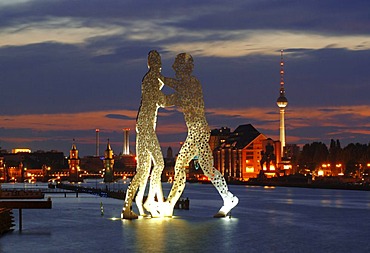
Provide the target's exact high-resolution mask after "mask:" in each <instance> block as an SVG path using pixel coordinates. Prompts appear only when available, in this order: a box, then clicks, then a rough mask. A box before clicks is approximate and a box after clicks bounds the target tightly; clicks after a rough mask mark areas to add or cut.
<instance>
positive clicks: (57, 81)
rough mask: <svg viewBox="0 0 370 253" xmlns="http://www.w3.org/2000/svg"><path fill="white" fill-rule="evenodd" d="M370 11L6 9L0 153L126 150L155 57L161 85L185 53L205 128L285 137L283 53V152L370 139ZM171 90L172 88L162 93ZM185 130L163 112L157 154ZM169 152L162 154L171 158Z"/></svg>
mask: <svg viewBox="0 0 370 253" xmlns="http://www.w3.org/2000/svg"><path fill="white" fill-rule="evenodd" d="M369 7H370V3H369V2H367V1H363V0H356V1H351V2H348V1H339V2H338V1H333V0H330V1H325V3H323V2H321V1H310V2H309V3H302V2H291V1H275V2H271V1H247V2H246V1H234V2H233V4H232V5H230V4H229V2H228V1H218V2H217V3H213V2H211V1H201V2H199V1H194V2H189V1H186V2H183V1H178V2H174V3H172V2H171V3H169V2H167V3H156V4H154V3H152V2H150V1H137V2H120V1H114V0H108V1H105V2H104V3H102V2H99V1H95V0H93V1H88V2H85V1H67V0H59V1H44V0H17V1H8V0H2V1H0V34H1V37H2V40H1V41H0V63H1V64H0V66H1V67H0V85H1V87H2V99H1V100H0V106H1V108H2V110H1V112H0V119H1V122H2V123H1V125H0V147H1V148H3V149H7V150H9V151H10V150H12V149H13V148H30V149H31V150H32V151H36V150H45V151H49V150H58V151H62V152H64V153H65V154H67V153H68V152H69V149H70V148H71V145H72V142H73V139H74V140H75V143H76V145H77V148H78V149H79V151H80V155H81V156H88V155H95V129H97V128H98V129H100V153H103V151H104V148H105V146H106V143H107V139H109V140H110V143H111V145H112V148H113V150H114V153H115V154H119V153H120V152H121V151H122V144H123V131H122V129H124V128H130V129H131V131H130V144H131V145H130V149H131V152H132V153H135V120H136V115H137V111H138V109H139V106H140V98H141V89H140V86H141V80H142V78H143V76H144V75H145V73H146V72H147V70H148V68H147V55H148V52H149V51H150V50H153V49H154V50H157V51H158V52H159V53H160V55H161V57H162V74H163V75H164V76H168V77H174V71H173V69H172V67H171V66H172V64H173V61H174V59H175V57H176V55H177V54H179V53H181V52H187V53H189V54H191V55H192V56H193V58H194V72H193V75H194V76H196V77H197V78H198V79H199V80H200V82H201V84H202V88H203V95H204V100H205V107H206V114H207V115H206V116H207V120H208V123H209V127H210V129H215V128H220V127H229V128H230V129H231V130H232V131H233V130H234V129H236V128H237V127H238V126H239V125H242V124H252V125H253V126H254V127H255V128H256V129H257V130H258V131H259V132H261V133H262V134H264V135H265V136H266V137H268V138H272V139H274V140H278V139H279V108H278V107H277V105H276V100H277V98H278V96H279V88H280V50H282V49H283V50H284V62H285V76H284V80H285V91H286V98H287V99H288V101H289V104H288V106H287V108H286V110H285V130H286V143H287V144H297V145H299V146H302V145H304V144H307V143H312V142H315V141H318V142H323V143H325V144H326V145H329V143H330V140H331V139H334V140H339V141H340V142H341V144H342V147H344V146H346V145H347V144H349V143H361V144H368V143H369V142H370V139H369V133H370V117H369V116H370V103H369V99H368V94H369V93H370V85H369V80H370V72H369V71H368V66H369V65H370V31H369V29H368V27H370V19H369V18H368V13H367V10H368V9H369ZM164 92H165V93H167V94H168V93H171V92H173V91H171V89H170V88H168V87H165V88H164ZM186 131H187V129H186V125H185V122H184V119H183V115H182V113H181V112H178V111H177V108H176V107H169V108H165V109H163V108H161V109H160V110H159V112H158V121H157V135H158V138H159V141H160V143H161V146H162V149H163V150H165V149H167V148H168V147H172V148H173V149H174V151H175V152H176V151H177V149H178V148H179V146H180V142H182V141H184V140H185V137H186ZM164 154H165V153H164Z"/></svg>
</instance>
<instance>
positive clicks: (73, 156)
mask: <svg viewBox="0 0 370 253" xmlns="http://www.w3.org/2000/svg"><path fill="white" fill-rule="evenodd" d="M68 165H69V182H79V181H81V178H80V158H79V157H78V150H77V148H76V145H75V143H74V142H73V144H72V148H71V150H70V151H69V158H68Z"/></svg>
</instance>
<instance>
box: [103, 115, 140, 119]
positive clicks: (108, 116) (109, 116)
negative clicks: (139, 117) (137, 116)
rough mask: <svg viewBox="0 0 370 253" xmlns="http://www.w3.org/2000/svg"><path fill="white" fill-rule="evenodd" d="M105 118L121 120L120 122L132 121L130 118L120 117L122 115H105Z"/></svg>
mask: <svg viewBox="0 0 370 253" xmlns="http://www.w3.org/2000/svg"><path fill="white" fill-rule="evenodd" d="M105 117H107V118H109V119H121V120H128V119H134V118H132V117H129V116H126V115H122V114H107V115H105Z"/></svg>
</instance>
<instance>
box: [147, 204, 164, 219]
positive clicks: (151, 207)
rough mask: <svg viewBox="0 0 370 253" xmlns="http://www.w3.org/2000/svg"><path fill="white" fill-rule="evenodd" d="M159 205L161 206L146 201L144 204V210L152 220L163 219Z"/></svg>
mask: <svg viewBox="0 0 370 253" xmlns="http://www.w3.org/2000/svg"><path fill="white" fill-rule="evenodd" d="M161 205H162V204H161V203H159V202H156V201H146V202H145V203H144V208H145V210H147V211H148V212H149V213H150V215H151V216H152V218H159V217H163V215H162V210H161V209H162V207H161Z"/></svg>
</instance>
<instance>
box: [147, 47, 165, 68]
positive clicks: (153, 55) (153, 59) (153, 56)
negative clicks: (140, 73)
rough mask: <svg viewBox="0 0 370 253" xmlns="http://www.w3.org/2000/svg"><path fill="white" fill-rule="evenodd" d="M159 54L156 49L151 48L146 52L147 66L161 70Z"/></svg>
mask: <svg viewBox="0 0 370 253" xmlns="http://www.w3.org/2000/svg"><path fill="white" fill-rule="evenodd" d="M161 67H162V63H161V56H160V55H159V53H158V52H157V51H156V50H152V51H150V52H149V53H148V68H150V69H159V71H160V70H161Z"/></svg>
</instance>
